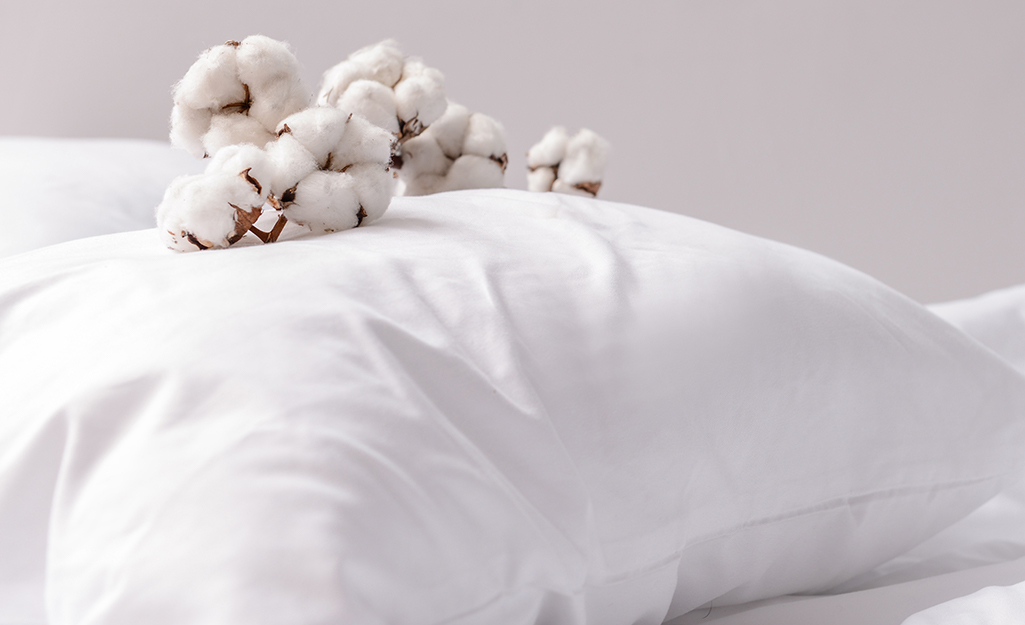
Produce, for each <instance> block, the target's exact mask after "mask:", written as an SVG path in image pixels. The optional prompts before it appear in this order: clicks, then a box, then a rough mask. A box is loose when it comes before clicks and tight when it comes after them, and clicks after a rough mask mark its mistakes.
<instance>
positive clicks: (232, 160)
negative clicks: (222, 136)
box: [206, 143, 275, 204]
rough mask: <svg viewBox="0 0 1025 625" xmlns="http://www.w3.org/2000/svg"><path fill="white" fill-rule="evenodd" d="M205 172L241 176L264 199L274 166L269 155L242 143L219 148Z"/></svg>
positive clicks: (261, 199)
mask: <svg viewBox="0 0 1025 625" xmlns="http://www.w3.org/2000/svg"><path fill="white" fill-rule="evenodd" d="M206 172H207V173H228V174H235V175H238V176H242V177H243V178H244V179H245V180H246V181H247V182H248V183H249V184H250V185H252V187H253V188H254V189H255V190H256V193H257V194H258V195H259V196H260V202H261V204H262V203H263V202H264V201H266V199H267V194H268V193H269V192H270V186H271V182H272V181H273V179H274V172H275V166H274V162H273V161H272V160H271V158H270V155H269V154H267V152H266V151H264V150H261V149H260V148H258V147H256V146H255V145H250V144H248V143H243V144H241V145H229V146H226V147H224V148H221V150H220V151H219V152H217V154H216V155H215V156H214V157H213V158H212V159H210V163H209V164H207V166H206Z"/></svg>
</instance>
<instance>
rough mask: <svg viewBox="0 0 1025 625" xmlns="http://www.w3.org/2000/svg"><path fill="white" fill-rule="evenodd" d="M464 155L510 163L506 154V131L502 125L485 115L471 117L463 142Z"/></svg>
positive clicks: (475, 114) (476, 114)
mask: <svg viewBox="0 0 1025 625" xmlns="http://www.w3.org/2000/svg"><path fill="white" fill-rule="evenodd" d="M463 154H475V155H477V156H486V157H489V158H493V159H497V160H499V161H508V157H507V156H506V153H505V130H504V129H503V128H502V125H501V124H499V123H498V122H497V121H495V120H494V119H492V118H490V117H488V116H487V115H485V114H483V113H474V114H473V115H471V116H470V119H469V123H468V124H467V126H466V137H465V139H464V140H463Z"/></svg>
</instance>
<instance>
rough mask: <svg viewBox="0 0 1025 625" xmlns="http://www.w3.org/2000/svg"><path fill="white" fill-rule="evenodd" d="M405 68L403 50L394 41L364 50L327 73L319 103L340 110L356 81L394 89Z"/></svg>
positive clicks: (322, 81)
mask: <svg viewBox="0 0 1025 625" xmlns="http://www.w3.org/2000/svg"><path fill="white" fill-rule="evenodd" d="M402 65H403V54H402V50H401V49H399V46H398V44H397V43H396V42H395V41H393V40H391V39H388V40H385V41H382V42H380V43H376V44H374V45H371V46H367V47H365V48H361V49H359V50H357V51H356V52H353V53H352V54H350V55H349V58H347V59H346V60H344V61H342V62H341V63H339V64H338V65H335V66H334V67H332V68H331V69H329V70H327V71H326V72H325V73H324V77H323V79H322V80H321V86H320V91H319V94H318V96H317V101H318V102H319V103H320V104H323V105H327V106H337V103H338V100H339V99H340V98H341V97H342V95H343V94H344V93H345V91H346V90H347V89H348V88H349V85H350V84H352V83H353V82H355V81H357V80H373V81H374V82H378V83H380V84H382V85H384V86H386V87H388V88H392V87H394V86H395V83H397V82H398V81H399V78H401V76H402Z"/></svg>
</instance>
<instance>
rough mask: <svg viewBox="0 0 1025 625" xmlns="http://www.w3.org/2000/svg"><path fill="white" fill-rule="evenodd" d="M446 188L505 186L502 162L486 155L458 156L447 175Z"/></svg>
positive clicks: (494, 187) (449, 189) (447, 189)
mask: <svg viewBox="0 0 1025 625" xmlns="http://www.w3.org/2000/svg"><path fill="white" fill-rule="evenodd" d="M444 186H445V190H446V191H456V190H459V189H497V188H501V187H503V186H505V172H504V171H503V170H502V166H501V164H499V163H497V162H495V161H494V160H493V159H490V158H488V157H486V156H477V155H476V154H464V155H462V156H460V157H459V158H457V159H456V160H455V162H454V163H452V167H450V168H449V170H448V175H447V176H445V185H444Z"/></svg>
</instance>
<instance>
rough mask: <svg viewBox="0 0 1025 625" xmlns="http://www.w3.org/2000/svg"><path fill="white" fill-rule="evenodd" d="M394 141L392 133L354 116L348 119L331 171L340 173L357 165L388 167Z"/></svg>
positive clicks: (333, 158)
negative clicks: (348, 166) (378, 164)
mask: <svg viewBox="0 0 1025 625" xmlns="http://www.w3.org/2000/svg"><path fill="white" fill-rule="evenodd" d="M394 141H395V135H393V134H392V133H390V132H388V131H387V130H385V129H383V128H381V127H379V126H375V125H374V124H371V123H370V122H369V121H367V120H366V119H364V118H362V117H360V116H359V115H352V116H351V117H348V121H347V122H346V124H345V132H344V133H343V134H342V138H341V141H339V143H338V145H336V146H335V149H334V151H333V157H332V159H331V169H334V170H336V171H340V170H341V169H342V168H344V167H346V166H347V165H353V164H356V163H380V164H381V165H388V163H389V162H391V155H392V143H393V142H394Z"/></svg>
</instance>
